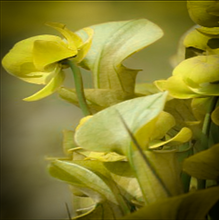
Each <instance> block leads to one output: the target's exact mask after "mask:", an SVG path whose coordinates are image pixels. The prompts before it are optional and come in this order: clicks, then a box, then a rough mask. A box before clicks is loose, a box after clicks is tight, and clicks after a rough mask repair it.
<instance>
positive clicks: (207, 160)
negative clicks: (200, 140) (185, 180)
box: [183, 144, 219, 180]
mask: <svg viewBox="0 0 219 220" xmlns="http://www.w3.org/2000/svg"><path fill="white" fill-rule="evenodd" d="M218 157H219V144H217V145H214V146H213V147H211V148H209V149H208V150H204V151H202V152H199V153H197V154H195V155H193V156H191V157H189V158H187V159H185V161H184V162H183V170H184V171H185V172H186V173H188V174H189V175H191V176H194V177H196V178H198V179H210V180H218V179H219V160H218Z"/></svg>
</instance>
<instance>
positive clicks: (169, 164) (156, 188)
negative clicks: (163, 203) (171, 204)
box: [128, 149, 182, 204]
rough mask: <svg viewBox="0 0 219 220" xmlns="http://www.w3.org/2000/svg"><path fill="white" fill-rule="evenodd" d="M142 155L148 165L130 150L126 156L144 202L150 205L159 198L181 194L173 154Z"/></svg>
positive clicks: (177, 170) (178, 171) (147, 152)
mask: <svg viewBox="0 0 219 220" xmlns="http://www.w3.org/2000/svg"><path fill="white" fill-rule="evenodd" d="M144 153H145V156H146V157H147V159H148V161H149V163H150V165H148V164H146V163H145V161H144V159H143V158H142V156H141V155H140V153H139V152H138V151H134V150H132V149H130V153H129V156H128V160H129V162H130V165H131V167H132V169H133V171H134V173H135V175H136V178H137V180H138V182H139V185H140V188H141V190H142V193H143V195H144V200H145V201H144V202H145V203H146V204H150V203H152V202H155V201H156V200H158V199H160V198H166V197H168V196H171V195H172V196H173V195H178V194H180V193H182V185H181V181H180V170H179V166H178V162H177V160H176V156H175V152H165V151H164V152H162V153H161V152H159V151H145V152H144ZM151 167H152V168H153V170H152V169H151ZM155 173H156V175H155ZM157 175H158V176H159V179H158V178H157V177H156V176H157Z"/></svg>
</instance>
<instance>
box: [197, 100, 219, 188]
mask: <svg viewBox="0 0 219 220" xmlns="http://www.w3.org/2000/svg"><path fill="white" fill-rule="evenodd" d="M217 101H218V97H217V96H215V97H213V98H212V101H211V104H210V106H209V108H208V111H207V113H206V115H205V118H204V122H203V126H202V139H201V150H207V149H208V147H209V146H208V145H209V136H210V127H211V113H212V112H213V111H214V109H215V107H216V105H217ZM197 183H198V185H197V188H198V189H205V188H206V180H201V179H197Z"/></svg>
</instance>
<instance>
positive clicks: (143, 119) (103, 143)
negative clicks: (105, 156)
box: [75, 93, 167, 155]
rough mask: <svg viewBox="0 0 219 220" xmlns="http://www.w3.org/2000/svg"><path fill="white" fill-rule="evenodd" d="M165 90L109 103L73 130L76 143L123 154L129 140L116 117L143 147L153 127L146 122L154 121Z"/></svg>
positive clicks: (160, 109)
mask: <svg viewBox="0 0 219 220" xmlns="http://www.w3.org/2000/svg"><path fill="white" fill-rule="evenodd" d="M166 97H167V93H157V94H154V95H150V96H146V97H140V98H135V99H132V100H128V101H124V102H122V103H119V104H116V105H114V106H111V107H109V108H107V109H105V110H102V111H100V112H98V113H96V114H95V115H94V116H93V117H92V118H90V119H89V120H88V121H86V122H85V123H84V124H83V125H82V126H80V128H79V129H78V130H77V131H76V134H75V141H76V143H77V144H78V146H80V147H82V148H84V149H86V150H89V151H99V152H112V151H113V152H117V153H120V154H124V155H126V153H127V148H128V146H129V144H130V142H131V140H130V137H129V134H128V133H127V131H126V129H125V127H124V124H123V123H122V121H121V118H120V116H122V118H123V119H124V121H125V122H126V123H127V125H128V127H129V128H130V130H131V132H132V133H133V134H134V135H136V137H137V140H138V141H139V143H140V145H141V146H142V147H144V148H145V147H147V143H148V140H147V138H146V135H147V136H148V138H149V134H150V133H151V132H152V131H153V126H152V125H150V126H151V127H148V123H149V122H151V121H153V120H155V118H156V117H157V116H158V114H159V113H160V112H161V111H162V109H163V107H164V104H165V101H166Z"/></svg>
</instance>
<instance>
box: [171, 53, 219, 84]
mask: <svg viewBox="0 0 219 220" xmlns="http://www.w3.org/2000/svg"><path fill="white" fill-rule="evenodd" d="M218 69H219V56H218V55H208V56H196V57H192V58H189V59H186V60H184V61H182V62H181V63H180V64H179V65H178V66H176V68H175V69H174V70H173V75H181V76H182V77H183V79H189V80H191V81H193V82H195V83H198V84H201V83H207V82H215V81H219V74H218Z"/></svg>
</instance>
